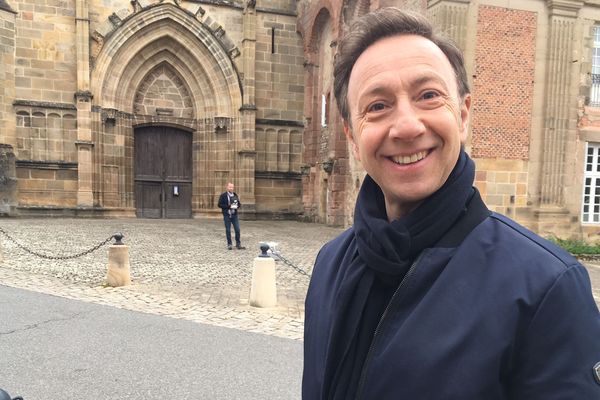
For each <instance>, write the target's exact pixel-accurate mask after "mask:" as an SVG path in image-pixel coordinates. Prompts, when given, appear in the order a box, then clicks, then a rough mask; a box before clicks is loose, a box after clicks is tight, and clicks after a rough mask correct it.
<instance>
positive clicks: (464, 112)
mask: <svg viewBox="0 0 600 400" xmlns="http://www.w3.org/2000/svg"><path fill="white" fill-rule="evenodd" d="M470 115H471V95H470V94H469V93H467V94H466V95H465V97H464V98H463V100H462V102H461V105H460V121H459V124H460V142H461V143H462V144H465V142H466V141H467V136H468V134H469V116H470Z"/></svg>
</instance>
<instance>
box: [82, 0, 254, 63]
mask: <svg viewBox="0 0 600 400" xmlns="http://www.w3.org/2000/svg"><path fill="white" fill-rule="evenodd" d="M213 2H214V3H216V4H218V5H227V6H231V7H234V8H238V9H242V8H243V7H241V6H238V5H236V4H234V3H230V2H228V1H203V3H209V4H211V3H213ZM134 3H135V4H134ZM132 6H133V11H131V10H128V9H122V10H119V11H115V12H113V13H112V14H111V15H110V16H109V17H108V20H107V21H105V22H104V23H103V24H101V25H100V26H99V27H98V29H96V30H95V31H93V32H92V33H91V37H92V38H93V39H94V40H95V41H96V42H97V43H98V48H97V50H96V52H95V54H94V55H93V57H94V58H95V57H97V56H98V54H99V53H100V51H101V49H102V47H103V46H104V43H105V42H106V40H107V39H108V38H109V37H110V36H112V35H113V34H114V33H115V32H116V31H117V30H118V29H119V28H121V27H122V26H123V25H124V24H125V23H126V22H127V21H129V20H130V19H131V18H133V17H134V16H136V15H138V14H142V13H145V12H147V11H148V10H151V9H153V8H156V7H176V8H177V9H179V10H181V11H183V12H185V13H186V14H187V15H190V16H192V17H193V18H195V19H197V20H198V21H199V22H200V23H201V24H202V25H203V26H204V27H206V28H207V29H208V31H209V32H211V34H212V35H213V36H214V38H215V39H216V40H217V42H219V43H220V44H221V46H222V47H223V49H224V50H225V52H226V53H227V54H228V55H229V57H230V58H231V59H232V60H233V59H235V58H236V57H239V56H240V54H241V51H240V50H239V49H238V48H237V46H236V45H235V44H234V42H233V41H232V40H231V38H229V36H228V35H227V34H226V31H225V29H224V28H223V26H222V25H220V24H219V23H218V22H216V21H215V20H213V19H212V18H211V17H210V16H208V15H206V10H204V9H203V8H202V7H201V6H200V5H199V6H198V9H197V10H196V11H195V12H191V11H189V10H186V9H184V8H182V7H181V6H180V5H179V2H178V1H168V2H162V1H161V2H159V3H155V4H150V5H147V6H142V5H141V4H140V3H139V2H138V1H137V0H135V1H133V2H132Z"/></svg>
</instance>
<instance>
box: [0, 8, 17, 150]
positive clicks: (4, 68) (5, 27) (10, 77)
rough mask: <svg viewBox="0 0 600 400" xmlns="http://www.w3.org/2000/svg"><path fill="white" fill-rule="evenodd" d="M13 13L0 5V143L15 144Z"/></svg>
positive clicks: (10, 9)
mask: <svg viewBox="0 0 600 400" xmlns="http://www.w3.org/2000/svg"><path fill="white" fill-rule="evenodd" d="M15 28H16V27H15V13H14V12H13V10H12V8H10V7H9V6H8V4H0V143H6V144H10V145H13V146H14V145H15V144H16V140H15V139H16V138H15V121H14V112H13V110H12V102H13V100H14V98H15V42H16V36H15Z"/></svg>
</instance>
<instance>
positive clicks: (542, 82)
mask: <svg viewBox="0 0 600 400" xmlns="http://www.w3.org/2000/svg"><path fill="white" fill-rule="evenodd" d="M388 5H395V6H399V7H404V8H408V9H413V10H418V11H420V12H422V13H425V14H427V15H428V16H429V17H430V18H431V19H432V21H434V23H435V25H436V26H437V27H438V28H439V30H441V31H442V32H443V33H445V34H446V35H447V36H450V37H451V38H452V39H454V40H455V42H456V43H457V44H458V45H459V47H460V48H461V49H463V51H464V53H465V61H466V66H467V72H468V75H469V79H470V85H471V90H472V95H473V102H472V115H471V121H470V132H469V138H468V141H467V144H466V148H467V151H468V152H469V154H470V155H471V157H472V158H473V159H474V160H475V162H476V165H477V175H476V182H475V184H476V186H477V187H478V189H479V191H480V192H481V193H482V196H483V198H484V199H485V201H486V203H487V204H488V206H489V207H490V209H492V210H494V211H498V212H501V213H504V214H506V215H508V216H510V217H513V218H514V219H516V220H518V221H519V222H521V223H523V224H525V225H526V226H528V227H529V228H531V229H533V230H535V231H537V232H539V233H541V234H543V235H551V234H553V235H559V236H562V237H569V236H574V237H584V238H589V239H590V240H593V241H597V240H599V239H600V238H599V237H598V232H599V228H600V226H599V225H600V180H597V179H598V178H600V152H599V151H600V149H599V147H600V28H599V27H598V25H600V2H599V1H598V0H564V1H563V0H560V1H554V0H548V1H540V0H518V1H506V0H429V1H426V0H415V1H412V0H404V1H393V0H371V1H369V0H349V1H339V0H317V1H301V2H300V3H299V6H298V26H299V32H300V33H301V35H302V38H303V44H304V53H305V58H306V62H305V86H306V91H305V93H306V96H305V113H306V116H307V123H306V127H305V131H304V162H305V163H306V164H307V166H306V167H305V170H306V171H307V172H306V175H305V176H304V180H303V183H304V186H303V204H304V207H305V215H306V216H312V218H313V219H314V220H317V221H321V222H325V223H332V224H341V225H345V224H349V223H351V221H352V217H353V205H354V199H355V198H356V195H357V191H358V188H359V186H360V183H361V182H362V179H363V178H364V171H363V170H362V169H361V167H360V165H358V164H357V163H356V162H355V161H354V160H353V158H352V157H351V156H350V155H349V151H348V146H347V143H346V140H345V138H344V135H343V133H342V126H341V121H340V119H339V116H338V113H337V109H336V108H335V106H333V105H332V104H334V101H335V100H334V99H333V96H332V93H333V82H332V80H333V79H332V70H331V63H332V60H333V55H334V54H335V51H336V45H337V42H338V39H339V37H340V36H341V35H342V34H343V33H344V31H345V30H347V29H348V28H349V25H350V23H351V22H352V20H353V19H354V18H356V17H357V16H360V15H362V14H364V13H366V12H368V11H369V10H372V9H376V8H379V7H383V6H388ZM597 175H598V176H597Z"/></svg>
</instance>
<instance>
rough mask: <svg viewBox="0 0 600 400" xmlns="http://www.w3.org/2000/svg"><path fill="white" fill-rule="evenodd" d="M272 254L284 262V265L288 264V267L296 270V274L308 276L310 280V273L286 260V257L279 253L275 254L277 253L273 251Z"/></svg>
mask: <svg viewBox="0 0 600 400" xmlns="http://www.w3.org/2000/svg"><path fill="white" fill-rule="evenodd" d="M271 254H273V255H274V256H275V257H277V258H278V259H280V260H281V261H283V263H284V264H286V265H288V266H290V267H292V268H293V269H295V270H296V272H298V273H300V274H302V275H306V276H308V277H309V278H310V276H311V275H310V274H309V273H308V272H306V271H304V270H303V269H301V268H299V267H297V266H295V265H294V264H293V263H292V262H291V261H290V260H288V259H286V258H285V257H284V256H282V255H281V254H279V253H278V252H277V253H275V252H273V251H271Z"/></svg>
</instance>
